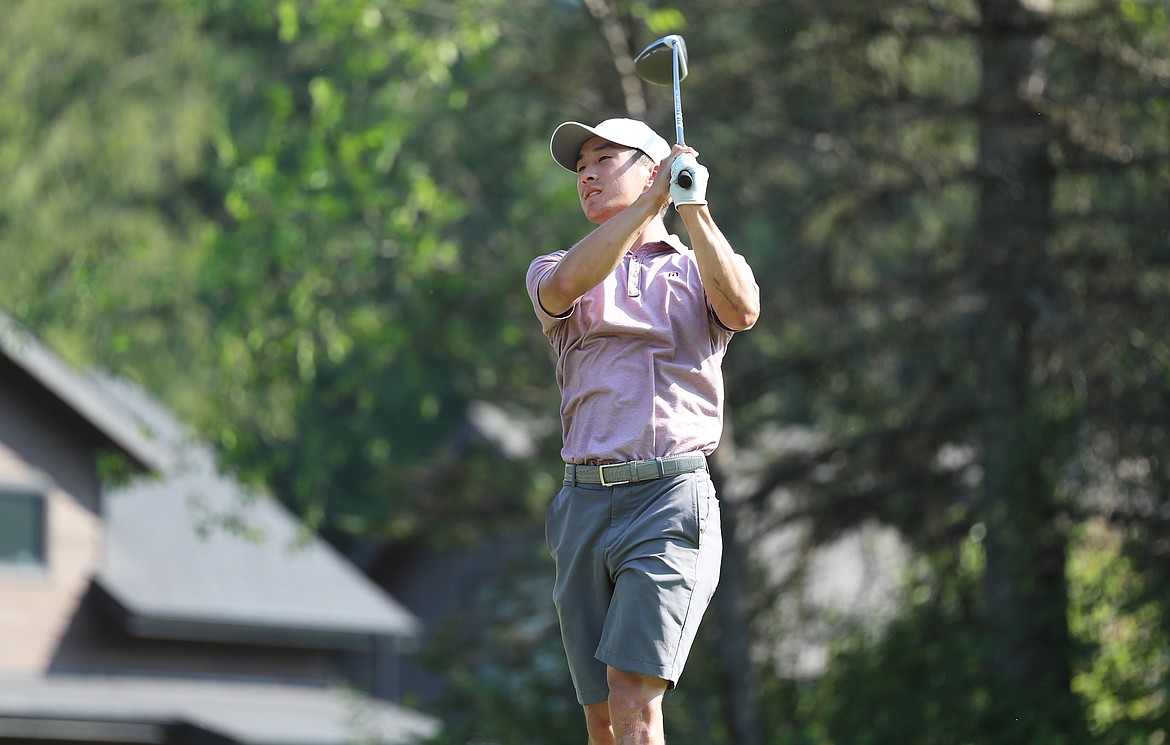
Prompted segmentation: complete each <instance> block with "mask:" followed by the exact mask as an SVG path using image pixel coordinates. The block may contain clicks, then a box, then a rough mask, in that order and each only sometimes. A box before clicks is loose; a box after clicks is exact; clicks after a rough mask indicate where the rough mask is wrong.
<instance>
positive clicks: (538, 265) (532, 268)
mask: <svg viewBox="0 0 1170 745" xmlns="http://www.w3.org/2000/svg"><path fill="white" fill-rule="evenodd" d="M565 253H566V252H565V251H555V252H553V253H551V254H546V255H544V256H537V257H536V258H535V259H533V260H532V263H531V264H529V265H528V274H527V276H526V277H525V280H524V281H525V284H526V285H527V286H528V298H529V299H530V300H531V301H532V309H533V310H534V311H536V317H537V318H538V319H539V320H540V326H541V328H542V329H544V333H545V334H546V335H547V334H548V333H549V332H550V331H552V329H553V328H555V327H556V326H557V325H559V324H560V323H561V322H562V321H564V320H565V319H566V318H568V317H569V316H571V315H573V308H569V310H568V311H566V312H565V313H564V314H562V315H559V316H554V315H552V314H551V313H549V312H548V311H547V310H545V309H544V306H542V305H541V304H540V292H539V289H540V280H541V279H543V278H544V275H546V274H548V273H549V272H550V271H552V270H553V268H554V267H556V265H557V264H559V263H560V261H561V258H562V257H563V256H564V255H565Z"/></svg>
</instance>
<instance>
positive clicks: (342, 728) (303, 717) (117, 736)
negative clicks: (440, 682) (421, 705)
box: [0, 676, 438, 745]
mask: <svg viewBox="0 0 1170 745" xmlns="http://www.w3.org/2000/svg"><path fill="white" fill-rule="evenodd" d="M0 712H3V714H0V739H21V738H28V739H36V740H44V739H51V740H56V741H61V742H68V741H70V740H85V741H87V742H88V741H93V739H94V738H95V737H96V736H99V735H100V736H102V737H104V738H106V739H108V740H110V741H120V742H145V743H164V742H174V741H175V734H174V733H176V732H182V733H183V734H185V735H187V736H186V737H183V738H182V740H183V741H184V742H188V741H199V740H206V741H212V742H227V743H240V744H241V745H278V744H279V745H342V743H349V742H367V741H372V742H383V743H388V744H390V745H392V744H394V743H408V742H416V741H417V740H418V739H421V738H426V737H431V736H433V735H434V734H435V732H436V731H437V729H438V723H437V722H436V721H435V720H434V719H432V718H430V717H428V716H426V715H423V714H420V713H418V712H414V711H411V710H409V709H406V708H403V707H401V706H398V705H395V704H393V703H389V702H385V701H377V700H373V699H369V698H365V697H359V696H357V695H355V694H352V693H349V692H346V691H344V690H341V689H335V688H311V687H302V686H288V685H274V684H267V683H264V684H260V683H239V682H231V683H225V682H216V681H205V680H173V679H165V678H135V677H122V676H110V677H107V676H92V677H91V676H51V677H48V678H24V677H11V678H7V677H0ZM196 735H203V737H201V738H199V737H195V736H196Z"/></svg>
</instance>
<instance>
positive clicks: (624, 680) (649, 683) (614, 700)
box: [608, 667, 667, 711]
mask: <svg viewBox="0 0 1170 745" xmlns="http://www.w3.org/2000/svg"><path fill="white" fill-rule="evenodd" d="M608 679H609V705H610V708H611V709H612V708H614V707H620V708H621V709H622V710H624V711H630V710H637V709H642V708H644V707H646V706H650V707H658V706H660V705H661V700H662V696H663V694H664V693H666V686H667V683H666V681H665V680H663V679H662V678H655V677H652V676H649V675H641V674H639V673H631V672H627V671H625V670H618V669H617V668H616V667H610V668H609V670H608Z"/></svg>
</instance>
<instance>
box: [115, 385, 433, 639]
mask: <svg viewBox="0 0 1170 745" xmlns="http://www.w3.org/2000/svg"><path fill="white" fill-rule="evenodd" d="M95 382H96V384H97V385H98V387H99V388H100V389H101V390H102V391H103V392H104V393H106V394H108V395H109V396H111V397H112V398H114V399H116V400H117V401H118V402H119V403H120V404H121V405H122V406H124V407H125V408H126V410H127V411H128V412H129V415H130V416H131V417H133V418H134V419H135V420H137V421H138V422H139V424H140V426H141V427H142V428H143V430H144V431H147V432H150V433H151V435H152V436H153V437H155V438H157V439H158V440H159V441H160V442H161V443H162V444H163V445H164V446H166V447H167V448H168V449H170V450H172V451H173V452H174V453H175V454H176V459H175V465H174V466H172V467H171V468H168V469H167V470H166V471H165V472H164V474H163V476H162V478H148V477H140V478H136V479H134V480H132V481H131V482H130V483H128V484H126V485H125V486H122V487H120V488H117V489H115V490H112V491H111V492H110V493H109V494H108V495H107V499H106V522H107V546H108V548H107V559H106V562H105V565H104V566H103V567H102V569H101V570H100V571H99V573H98V575H97V577H96V582H97V584H98V586H99V587H100V588H101V589H102V590H104V592H105V593H106V595H107V596H108V599H110V600H112V601H113V605H114V608H115V611H116V613H117V615H118V616H119V618H120V620H121V621H122V623H123V625H124V627H125V628H126V630H127V631H128V632H129V633H131V634H133V635H137V636H142V637H150V638H181V639H185V640H200V641H247V642H254V643H271V644H279V645H303V646H309V647H324V648H346V647H353V646H357V647H361V646H364V645H367V644H368V643H369V639H370V637H400V638H403V637H405V638H414V637H416V636H417V635H418V634H419V631H420V628H419V626H420V625H419V622H418V619H417V618H415V616H414V615H413V614H411V613H410V612H409V611H407V610H406V609H405V608H404V607H403V606H402V605H400V604H399V603H398V602H397V601H396V600H394V599H393V598H392V597H390V596H389V595H388V594H386V592H385V591H384V590H382V589H381V588H379V587H377V586H376V585H375V584H374V583H373V582H371V581H370V580H369V579H368V578H366V577H365V576H364V575H363V574H361V573H360V572H359V571H358V570H357V569H356V567H354V566H353V564H351V563H350V562H349V561H348V560H346V559H344V558H343V557H342V556H341V555H340V554H339V553H338V552H337V551H335V550H334V549H333V548H331V547H330V546H328V545H327V544H326V543H325V542H324V541H323V540H321V539H320V538H317V537H316V536H313V535H306V534H305V533H304V530H303V527H302V525H301V524H300V522H299V521H298V520H297V519H296V518H295V517H294V516H292V515H291V514H290V513H289V512H287V511H286V510H285V509H284V508H283V507H282V506H281V505H279V504H278V503H277V502H276V501H275V500H274V499H272V498H271V497H270V496H269V495H267V494H263V493H256V492H250V491H248V490H247V489H245V488H244V487H243V486H242V485H240V483H239V482H237V481H236V480H234V479H233V478H231V477H230V476H228V475H225V474H223V473H221V472H220V470H219V469H218V467H217V463H216V458H215V454H214V452H213V450H212V449H211V448H210V446H208V445H206V444H204V443H202V442H199V441H198V440H196V439H194V438H193V437H192V435H191V434H190V433H189V432H188V431H187V429H186V428H185V427H184V426H183V425H182V424H181V423H180V422H179V421H178V420H177V419H176V418H175V417H174V415H173V414H171V413H170V412H169V411H168V410H167V409H166V408H164V407H163V406H162V405H161V404H159V403H158V402H157V401H155V400H154V399H152V398H151V397H150V396H149V395H148V394H146V392H144V391H142V390H141V389H139V388H137V387H135V386H132V385H130V384H128V383H125V382H121V381H114V380H110V379H102V378H98V379H95Z"/></svg>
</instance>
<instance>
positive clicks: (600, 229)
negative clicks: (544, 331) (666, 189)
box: [539, 192, 662, 315]
mask: <svg viewBox="0 0 1170 745" xmlns="http://www.w3.org/2000/svg"><path fill="white" fill-rule="evenodd" d="M661 211H662V205H661V204H658V203H656V199H655V197H654V196H653V195H652V194H651V192H645V193H643V194H642V195H641V196H640V197H638V199H637V200H635V201H634V203H633V204H631V205H630V206H629V207H627V208H626V209H624V210H622V211H621V212H619V213H618V214H616V215H614V216H613V217H612V218H610V219H609V220H607V221H606V222H604V223H602V224H601V225H598V226H597V227H596V228H594V229H593V231H592V232H591V233H589V235H587V236H585V237H584V238H582V239H581V240H580V241H578V242H577V243H576V245H574V246H573V247H572V248H570V249H569V250H568V252H567V253H566V254H565V255H564V257H563V258H562V259H561V261H560V263H558V264H557V266H556V267H555V268H553V270H552V271H550V272H549V273H548V274H546V275H545V276H544V278H543V279H542V280H541V282H540V288H539V289H540V303H541V305H542V306H543V307H544V309H545V310H546V311H548V312H549V313H551V314H553V315H560V314H562V313H564V312H565V311H567V310H568V309H569V308H571V307H572V306H573V303H575V302H577V298H579V297H581V296H582V295H584V294H585V293H586V292H588V291H589V290H591V289H593V288H594V287H596V286H597V285H598V284H600V283H601V282H602V281H603V280H604V279H605V278H606V277H608V276H609V275H610V274H612V273H613V271H614V269H616V268H617V266H618V264H620V263H621V260H622V257H623V256H625V255H626V253H627V252H628V251H630V250H631V249H633V248H636V246H635V245H634V243H635V242H636V241H637V240H638V238H639V236H641V235H642V234H643V232H644V231H645V230H646V229H647V227H649V226H650V224H651V223H652V222H653V221H654V220H655V218H656V217H657V216H658V214H659V213H660V212H661Z"/></svg>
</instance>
